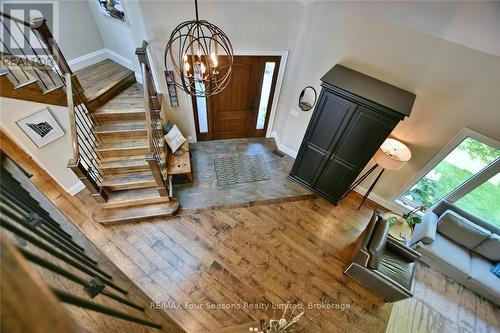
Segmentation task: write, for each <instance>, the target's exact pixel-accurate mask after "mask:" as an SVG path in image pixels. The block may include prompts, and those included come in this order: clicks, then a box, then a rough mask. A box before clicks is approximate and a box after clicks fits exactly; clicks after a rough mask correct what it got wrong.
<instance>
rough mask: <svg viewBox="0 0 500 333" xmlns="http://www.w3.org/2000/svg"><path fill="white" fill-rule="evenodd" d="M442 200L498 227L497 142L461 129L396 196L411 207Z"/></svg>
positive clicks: (499, 155)
mask: <svg viewBox="0 0 500 333" xmlns="http://www.w3.org/2000/svg"><path fill="white" fill-rule="evenodd" d="M443 199H446V200H448V201H450V202H452V203H454V204H455V205H456V206H458V207H460V208H462V209H464V210H466V211H468V212H469V213H472V214H474V215H476V216H478V217H481V218H482V219H484V220H486V221H488V222H490V223H493V224H496V225H499V226H500V144H499V142H498V141H496V140H493V139H490V138H487V137H485V136H483V135H480V134H479V133H475V132H473V131H471V130H467V129H466V130H464V131H463V132H462V133H461V134H460V135H459V136H458V137H457V138H456V140H454V142H453V143H452V144H450V145H449V146H448V147H446V148H445V149H444V150H443V151H442V152H441V153H440V154H438V156H437V157H436V158H434V159H433V160H432V161H431V162H430V163H429V165H427V166H426V167H425V168H424V170H423V175H420V177H418V178H417V180H416V181H415V182H414V183H413V185H411V186H410V187H409V188H408V189H407V190H406V191H405V192H403V194H402V195H401V196H400V197H399V200H400V201H402V202H403V203H405V204H406V205H409V206H413V207H417V206H419V205H425V206H427V207H431V206H433V205H434V204H436V203H437V202H439V201H441V200H443Z"/></svg>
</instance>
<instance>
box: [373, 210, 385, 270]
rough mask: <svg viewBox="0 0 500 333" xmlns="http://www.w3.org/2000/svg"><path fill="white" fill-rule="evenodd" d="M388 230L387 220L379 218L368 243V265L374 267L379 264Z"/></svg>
mask: <svg viewBox="0 0 500 333" xmlns="http://www.w3.org/2000/svg"><path fill="white" fill-rule="evenodd" d="M388 232H389V222H388V221H387V220H383V219H379V221H378V222H377V225H376V226H375V229H374V230H373V234H372V237H371V239H370V244H369V245H368V252H370V259H369V260H368V267H370V268H373V269H376V268H377V267H378V266H379V264H380V261H381V260H382V255H383V253H384V251H385V244H386V243H387V233H388Z"/></svg>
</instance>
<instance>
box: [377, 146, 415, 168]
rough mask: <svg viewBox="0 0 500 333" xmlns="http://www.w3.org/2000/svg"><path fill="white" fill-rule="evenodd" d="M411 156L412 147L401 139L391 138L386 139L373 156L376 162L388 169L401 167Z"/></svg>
mask: <svg viewBox="0 0 500 333" xmlns="http://www.w3.org/2000/svg"><path fill="white" fill-rule="evenodd" d="M410 158H411V151H410V149H409V148H408V147H407V146H406V145H405V144H404V143H402V142H401V141H398V140H396V139H391V138H389V139H386V140H385V141H384V143H383V144H382V146H380V148H379V149H378V150H377V152H376V153H375V156H373V159H374V160H375V162H376V163H377V164H378V165H380V166H381V167H382V168H384V169H387V170H399V169H401V168H402V167H403V165H405V163H406V162H408V161H409V160H410Z"/></svg>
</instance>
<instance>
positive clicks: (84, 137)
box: [66, 73, 108, 203]
mask: <svg viewBox="0 0 500 333" xmlns="http://www.w3.org/2000/svg"><path fill="white" fill-rule="evenodd" d="M75 79H76V77H75V75H74V74H73V75H70V74H69V73H66V95H67V97H68V110H69V118H70V119H69V123H70V132H71V145H72V148H73V158H72V159H70V160H69V162H68V168H70V169H71V170H72V171H73V173H74V174H75V175H76V176H77V177H78V179H80V181H81V182H82V183H83V184H84V185H85V187H86V188H87V189H88V190H89V191H90V195H91V196H92V197H94V199H95V200H96V201H97V202H101V203H102V202H106V201H107V199H108V197H107V194H106V192H105V191H104V189H103V188H102V187H101V186H100V185H99V184H100V183H101V182H102V180H103V177H102V174H101V172H100V171H99V161H100V159H99V155H98V154H97V152H96V150H95V148H96V146H97V144H98V142H99V139H98V138H97V136H96V135H95V134H94V131H93V129H94V127H95V120H94V118H93V117H92V114H91V113H90V112H89V110H88V108H87V106H86V103H85V98H84V96H85V95H84V93H83V90H76V91H73V83H74V80H75Z"/></svg>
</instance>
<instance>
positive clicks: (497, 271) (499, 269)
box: [490, 262, 500, 278]
mask: <svg viewBox="0 0 500 333" xmlns="http://www.w3.org/2000/svg"><path fill="white" fill-rule="evenodd" d="M490 272H492V273H493V274H495V275H496V276H497V277H499V278H500V262H499V263H498V264H496V265H495V266H493V267H491V268H490Z"/></svg>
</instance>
